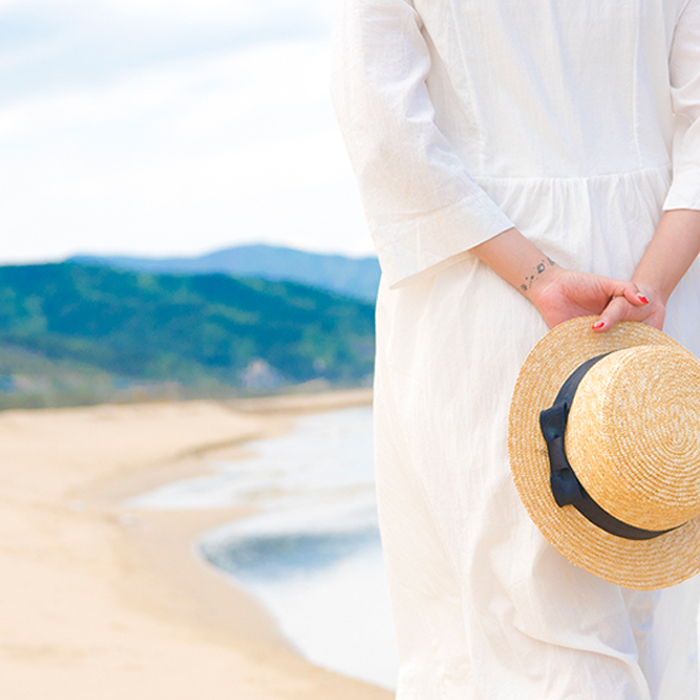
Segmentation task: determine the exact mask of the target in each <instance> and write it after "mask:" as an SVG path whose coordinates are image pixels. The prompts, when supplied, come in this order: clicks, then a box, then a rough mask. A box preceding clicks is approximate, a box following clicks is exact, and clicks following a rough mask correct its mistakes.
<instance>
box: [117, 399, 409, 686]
mask: <svg viewBox="0 0 700 700" xmlns="http://www.w3.org/2000/svg"><path fill="white" fill-rule="evenodd" d="M249 446H250V448H251V449H252V450H254V451H255V456H253V457H250V458H248V459H243V460H238V461H236V462H228V463H223V462H222V463H218V464H216V465H215V466H216V468H217V471H216V473H215V474H213V475H211V476H207V477H202V478H198V479H189V480H187V481H182V482H177V483H175V484H169V485H167V486H164V487H162V488H160V489H157V490H155V491H153V492H150V493H147V494H143V495H142V496H139V497H137V498H134V499H132V500H131V501H130V502H129V505H130V506H131V507H139V508H155V509H192V508H198V509H199V508H218V507H222V506H231V505H248V506H254V507H255V509H256V511H257V512H256V514H255V515H253V516H251V517H248V518H244V519H241V520H237V521H235V522H233V523H230V524H228V525H225V526H223V527H220V528H217V529H216V530H214V531H212V532H210V533H208V534H207V535H206V536H205V537H203V538H202V540H201V541H200V542H199V543H197V545H198V548H199V551H200V553H201V555H202V556H203V557H204V558H205V559H207V560H208V561H210V562H211V563H213V564H214V565H216V566H218V567H219V568H220V569H222V570H223V571H224V572H226V574H227V575H228V576H231V577H232V579H233V581H234V582H235V583H237V584H239V585H243V586H245V587H246V588H247V589H248V590H250V591H251V592H252V593H253V594H254V595H256V596H257V597H258V598H259V599H260V600H261V601H262V602H263V603H264V604H265V605H266V607H267V608H268V609H269V610H270V611H271V612H272V614H273V615H275V617H276V618H277V621H278V624H279V625H280V629H281V631H282V632H283V634H285V635H286V636H287V638H288V639H289V640H290V641H291V642H292V643H293V644H294V645H295V646H296V647H297V649H298V650H299V651H300V652H301V653H302V654H304V656H306V657H307V658H308V659H309V660H311V661H313V662H314V663H316V664H318V665H319V666H324V667H326V668H331V669H334V670H337V671H340V672H342V673H345V674H347V675H350V676H353V677H356V678H361V679H363V680H367V681H370V682H374V683H377V684H380V685H384V686H386V687H390V688H391V687H394V683H395V678H396V672H397V667H398V662H397V659H396V650H395V642H394V638H393V630H392V625H391V620H390V613H389V601H388V594H387V590H386V580H385V574H384V565H383V562H382V557H381V547H380V542H379V532H378V529H377V511H376V499H375V492H374V474H373V464H372V413H371V410H370V409H369V408H354V409H345V410H341V411H332V412H329V413H325V414H317V415H310V416H306V417H303V418H301V419H300V420H299V421H298V424H297V427H296V429H295V430H294V432H292V433H291V434H289V435H285V436H283V437H280V438H275V439H270V440H259V441H255V442H251V443H250V444H249Z"/></svg>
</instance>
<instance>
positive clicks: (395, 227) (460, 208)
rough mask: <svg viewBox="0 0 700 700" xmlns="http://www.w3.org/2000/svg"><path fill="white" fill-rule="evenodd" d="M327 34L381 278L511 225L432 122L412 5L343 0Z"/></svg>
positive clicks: (446, 260)
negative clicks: (330, 34) (332, 45)
mask: <svg viewBox="0 0 700 700" xmlns="http://www.w3.org/2000/svg"><path fill="white" fill-rule="evenodd" d="M335 40H336V44H335V66H334V78H333V100H334V104H335V108H336V112H337V115H338V120H339V123H340V127H341V130H342V132H343V136H344V138H345V142H346V145H347V148H348V151H349V153H350V159H351V162H352V164H353V168H354V170H355V174H356V177H357V181H358V185H359V189H360V194H361V197H362V200H363V204H364V208H365V213H366V216H367V220H368V223H369V227H370V231H371V233H372V236H373V238H374V242H375V245H376V248H377V253H378V256H379V260H380V263H381V265H382V269H383V272H384V275H385V276H386V277H387V278H388V281H389V284H390V285H392V286H397V285H398V286H401V285H403V284H406V283H408V281H409V280H410V278H412V277H413V276H414V275H416V274H418V273H420V272H422V271H424V270H427V269H430V268H433V269H439V267H442V266H445V265H448V264H450V263H451V262H453V261H455V260H457V259H460V256H461V255H464V254H465V251H467V250H468V249H469V248H471V247H473V246H475V245H478V244H479V243H482V242H484V241H485V240H487V239H489V238H491V237H493V236H495V235H497V234H498V233H501V232H502V231H504V230H506V229H508V228H510V227H512V226H513V224H512V223H511V221H510V220H509V219H508V217H507V216H506V215H505V214H504V213H503V212H502V211H501V210H500V209H499V208H498V206H497V205H496V204H495V203H494V202H493V201H492V200H491V199H490V198H489V197H488V195H487V194H486V193H485V192H484V191H483V189H481V188H480V187H479V186H478V184H477V183H476V182H475V181H474V179H473V178H472V177H471V176H470V174H469V173H468V172H467V169H466V168H465V165H464V163H463V162H462V160H461V159H460V158H459V157H458V155H457V154H456V153H455V151H454V150H453V148H452V147H451V146H450V144H449V143H448V142H447V140H446V139H445V137H444V135H443V134H442V133H441V132H440V130H439V129H438V128H437V126H436V123H435V110H434V107H433V104H432V102H431V99H430V94H429V90H428V87H427V84H426V78H427V77H428V75H429V72H430V69H431V57H430V51H429V48H428V44H427V42H426V38H425V37H424V35H423V25H422V22H421V19H420V17H419V15H418V13H417V12H416V10H415V8H414V7H413V5H412V4H411V2H409V1H408V0H345V2H344V6H343V9H342V10H341V13H340V17H339V21H338V24H337V26H336V37H335ZM435 266H438V267H435Z"/></svg>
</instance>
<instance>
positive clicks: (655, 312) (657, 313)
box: [593, 285, 666, 331]
mask: <svg viewBox="0 0 700 700" xmlns="http://www.w3.org/2000/svg"><path fill="white" fill-rule="evenodd" d="M639 288H640V291H641V294H642V296H643V297H645V298H646V299H647V300H648V301H649V303H648V304H646V305H644V306H641V307H640V306H638V305H635V304H630V303H629V302H628V301H627V298H626V297H617V296H616V297H615V298H613V299H611V300H610V303H609V304H608V305H607V306H606V307H605V309H604V310H603V312H602V313H601V314H600V318H599V319H598V320H597V321H596V322H595V323H594V324H593V330H594V331H605V330H608V328H612V327H613V325H615V324H616V323H617V322H618V321H642V322H643V323H647V324H649V325H650V326H653V327H654V328H658V330H660V331H661V330H663V327H664V319H665V317H666V305H665V304H664V303H663V301H662V299H661V296H660V295H659V294H657V293H656V292H655V291H653V290H651V289H650V288H647V287H645V286H644V285H639Z"/></svg>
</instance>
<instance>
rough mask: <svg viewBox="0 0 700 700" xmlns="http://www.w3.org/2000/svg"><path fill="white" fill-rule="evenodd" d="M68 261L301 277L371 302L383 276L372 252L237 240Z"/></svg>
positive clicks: (156, 271) (127, 267)
mask: <svg viewBox="0 0 700 700" xmlns="http://www.w3.org/2000/svg"><path fill="white" fill-rule="evenodd" d="M67 262H72V263H77V264H80V265H99V266H104V267H110V268H112V269H116V270H126V271H133V272H145V273H150V274H184V275H207V274H213V273H223V274H226V275H231V276H232V277H249V278H259V279H264V280H268V281H272V282H275V281H285V282H298V283H300V284H304V285H307V286H311V287H316V288H318V289H322V290H325V291H328V292H333V293H335V294H339V295H340V296H347V297H351V298H354V299H360V300H362V301H371V302H374V300H375V299H376V297H377V289H378V287H379V276H380V269H379V262H378V260H377V258H376V257H373V256H370V257H364V258H349V257H346V256H343V255H326V254H322V253H308V252H306V251H302V250H295V249H293V248H285V247H280V246H270V245H244V246H235V247H232V248H226V249H224V250H218V251H215V252H213V253H208V254H207V255H201V256H198V257H189V258H188V257H181V258H137V257H128V256H90V255H76V256H73V257H71V258H69V259H68V261H67Z"/></svg>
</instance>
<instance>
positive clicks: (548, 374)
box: [508, 317, 700, 590]
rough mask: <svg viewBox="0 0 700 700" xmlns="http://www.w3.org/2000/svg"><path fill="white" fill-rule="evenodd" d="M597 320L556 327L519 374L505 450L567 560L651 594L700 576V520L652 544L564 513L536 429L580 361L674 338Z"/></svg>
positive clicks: (528, 502) (521, 489)
mask: <svg viewBox="0 0 700 700" xmlns="http://www.w3.org/2000/svg"><path fill="white" fill-rule="evenodd" d="M593 321H594V318H592V317H585V318H577V319H573V320H572V321H568V322H566V323H562V324H561V325H559V326H557V327H556V328H554V329H552V330H551V331H550V332H549V333H548V334H547V335H546V336H545V337H544V338H542V340H540V342H539V343H537V345H536V346H535V347H534V348H533V349H532V351H531V352H530V354H529V355H528V357H527V359H526V360H525V362H524V364H523V366H522V367H521V369H520V374H519V375H518V380H517V382H516V385H515V389H514V391H513V398H512V400H511V405H510V414H509V424H508V453H509V456H510V466H511V471H512V473H513V480H514V482H515V487H516V489H517V490H518V493H519V494H520V498H521V500H522V502H523V504H524V506H525V509H526V510H527V512H528V514H529V515H530V518H531V519H532V521H533V522H534V523H535V525H536V526H537V527H538V528H539V530H540V531H541V532H542V534H543V535H544V536H545V538H546V539H547V540H548V541H549V542H550V543H551V544H552V545H553V546H554V547H555V548H556V549H557V550H558V551H559V552H561V554H563V555H564V556H565V557H566V558H567V559H569V561H571V562H573V563H574V564H576V565H577V566H580V567H581V568H583V569H585V570H586V571H589V572H590V573H592V574H595V575H596V576H599V577H600V578H603V579H605V580H607V581H610V582H612V583H616V584H618V585H620V586H624V587H626V588H632V589H637V590H653V589H658V588H666V587H668V586H672V585H674V584H677V583H680V582H681V581H684V580H685V579H687V578H690V577H691V576H693V575H694V574H696V573H698V572H700V517H698V518H695V519H693V520H691V521H689V522H688V523H686V524H684V525H682V526H681V527H679V528H677V529H675V530H673V531H671V532H668V533H666V534H664V535H660V536H659V537H656V538H654V539H651V540H644V541H636V540H626V539H623V538H621V537H616V536H614V535H611V534H609V533H607V532H605V531H604V530H601V529H600V528H598V527H597V526H596V525H594V524H593V523H591V522H590V521H589V520H587V519H586V518H585V517H584V516H583V515H581V514H580V513H579V512H578V511H577V510H576V509H575V508H573V507H571V506H565V507H563V508H560V507H559V506H558V505H557V504H556V502H555V500H554V497H553V496H552V491H551V488H550V485H549V474H550V469H549V457H548V454H547V447H546V443H545V441H544V438H543V437H542V433H541V431H540V426H539V416H540V411H542V410H543V409H545V408H548V407H549V406H551V405H552V403H553V402H554V399H555V397H556V395H557V393H558V391H559V389H560V388H561V386H562V384H563V383H564V381H565V380H566V379H567V377H568V376H569V375H570V374H571V373H572V372H573V371H574V370H575V369H576V368H577V367H578V366H579V365H581V364H582V363H583V362H585V361H586V360H588V359H590V358H591V357H595V356H597V355H601V354H603V353H606V352H611V351H614V350H620V349H623V348H629V347H634V346H637V345H667V346H668V345H670V346H676V347H680V346H679V344H678V343H676V341H674V340H672V339H671V338H669V337H668V336H667V335H665V334H664V333H662V332H661V331H658V330H656V329H654V328H652V327H650V326H647V325H645V324H642V323H631V322H625V323H618V324H616V325H615V326H614V327H613V328H612V329H611V330H609V331H606V332H605V333H594V332H593V331H592V330H591V324H592V322H593Z"/></svg>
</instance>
